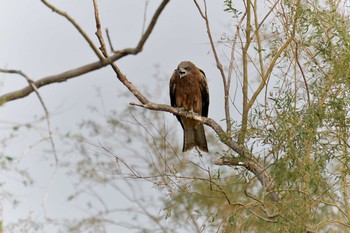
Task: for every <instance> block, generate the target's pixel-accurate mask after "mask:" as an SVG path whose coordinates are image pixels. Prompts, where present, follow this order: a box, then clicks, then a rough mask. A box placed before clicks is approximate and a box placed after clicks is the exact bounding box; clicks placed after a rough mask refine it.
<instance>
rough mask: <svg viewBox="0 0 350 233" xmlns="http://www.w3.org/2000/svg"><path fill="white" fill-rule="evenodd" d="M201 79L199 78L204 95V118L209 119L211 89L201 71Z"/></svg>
mask: <svg viewBox="0 0 350 233" xmlns="http://www.w3.org/2000/svg"><path fill="white" fill-rule="evenodd" d="M200 73H201V77H200V78H199V86H200V88H201V94H202V116H205V117H208V111H209V88H208V84H207V80H206V77H205V73H204V71H203V70H201V69H200Z"/></svg>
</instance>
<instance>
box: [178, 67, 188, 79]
mask: <svg viewBox="0 0 350 233" xmlns="http://www.w3.org/2000/svg"><path fill="white" fill-rule="evenodd" d="M179 75H180V78H182V77H183V76H185V75H186V70H185V69H184V68H179Z"/></svg>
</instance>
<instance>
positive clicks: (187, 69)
mask: <svg viewBox="0 0 350 233" xmlns="http://www.w3.org/2000/svg"><path fill="white" fill-rule="evenodd" d="M170 101H171V106H173V107H179V108H184V109H185V110H187V111H193V112H195V113H197V114H199V115H202V116H205V117H208V108H209V90H208V84H207V81H206V78H205V74H204V72H203V71H202V70H201V69H199V68H197V67H196V66H195V65H194V64H193V63H192V62H190V61H183V62H181V63H180V64H179V65H178V67H177V69H176V70H175V71H174V73H173V75H172V76H171V79H170ZM176 117H177V119H178V120H179V121H180V123H181V126H182V128H183V130H184V141H183V148H182V151H183V152H185V151H187V150H190V149H192V148H193V147H194V146H197V147H198V148H199V149H200V150H202V151H205V152H208V145H207V139H206V138H205V132H204V126H203V124H202V123H199V122H198V121H196V120H192V119H188V118H186V117H182V116H176Z"/></svg>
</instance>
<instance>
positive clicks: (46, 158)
mask: <svg viewBox="0 0 350 233" xmlns="http://www.w3.org/2000/svg"><path fill="white" fill-rule="evenodd" d="M50 2H51V3H53V4H54V5H56V6H57V7H58V8H60V9H62V10H64V11H66V12H68V13H69V14H70V15H71V16H72V17H73V18H74V19H75V20H76V21H77V22H78V23H79V24H80V25H81V26H82V27H83V28H84V29H85V30H86V32H87V33H88V34H89V35H90V36H91V37H92V38H93V39H94V41H95V42H96V43H97V39H95V37H94V32H95V22H94V17H93V7H92V1H71V0H64V1H50ZM159 3H160V1H154V0H153V1H150V3H149V7H148V9H147V19H148V20H149V19H150V17H151V16H152V13H153V12H154V10H155V8H156V7H157V6H158V4H159ZM144 7H145V4H144V1H141V0H105V1H99V8H100V15H101V21H102V25H103V27H108V29H109V31H110V35H111V37H112V40H113V45H114V47H115V48H116V49H122V48H125V47H133V46H135V45H136V43H137V42H138V39H139V38H140V36H141V30H142V24H143V14H144ZM208 11H209V16H210V19H211V27H212V32H213V36H214V40H215V41H218V40H220V37H221V35H222V33H224V32H226V33H227V32H228V31H230V29H229V27H230V23H232V20H231V17H230V15H228V14H227V13H224V12H223V1H211V0H209V1H208ZM147 22H148V21H147ZM0 30H1V32H2V33H1V34H2V35H1V42H0V67H1V68H11V69H20V70H22V71H23V72H25V73H26V74H27V75H28V76H30V77H31V78H32V79H39V78H42V77H45V76H47V75H51V74H57V73H61V72H63V71H66V70H69V69H72V68H76V67H79V66H81V65H84V64H87V63H90V62H94V61H97V58H96V57H95V55H94V53H93V52H92V50H91V49H90V48H89V47H88V45H87V43H86V42H85V41H84V40H83V38H82V37H81V36H80V35H79V34H78V32H77V31H76V30H75V29H74V28H73V27H72V25H70V24H69V23H68V22H67V21H66V20H65V19H63V18H62V17H61V16H59V15H57V14H55V13H53V12H51V11H50V10H49V9H48V8H46V7H45V6H44V5H43V4H42V3H41V2H40V1H23V0H1V1H0ZM223 50H225V47H223V46H218V51H219V53H220V54H221V58H223ZM182 60H191V61H193V62H194V63H195V64H196V65H197V66H198V67H200V68H202V69H203V70H204V71H205V73H206V75H207V79H208V85H209V89H210V96H211V105H210V110H209V116H210V117H212V118H214V119H215V120H217V121H220V120H221V119H223V118H224V112H223V96H222V82H221V77H220V75H219V71H218V70H217V69H216V65H215V62H214V58H213V56H212V54H211V52H210V46H209V43H208V39H207V36H206V29H205V25H204V22H203V20H202V19H201V18H200V16H199V14H198V12H197V9H196V8H195V5H194V4H193V2H192V1H189V0H173V1H171V2H170V3H169V4H168V6H167V7H166V9H165V11H164V12H163V13H162V15H161V17H160V19H159V22H158V24H157V25H156V27H155V30H154V32H153V33H152V35H151V37H150V38H149V40H148V41H147V43H146V45H145V47H144V51H143V52H142V53H141V54H139V55H137V56H131V57H127V58H125V59H122V60H120V61H117V64H118V65H119V66H120V68H121V70H122V71H123V72H124V73H125V74H126V75H127V77H128V78H129V79H130V81H131V82H133V83H134V84H135V85H136V86H140V85H154V83H152V82H154V81H153V80H152V77H153V75H154V74H155V72H156V71H157V69H155V67H154V65H159V66H160V68H159V72H161V74H160V76H161V77H163V76H168V77H169V78H170V75H171V73H172V71H173V70H174V69H175V68H176V66H177V64H178V63H179V62H180V61H182ZM223 60H224V59H223ZM25 85H26V82H25V81H24V80H23V78H21V77H18V76H16V75H5V74H0V93H1V94H3V93H7V92H8V91H10V90H17V89H19V88H21V87H23V86H25ZM96 88H100V89H101V92H102V93H103V94H102V97H103V100H104V102H105V106H104V107H105V108H106V109H113V108H115V109H123V108H125V106H126V105H127V103H128V102H132V101H135V99H134V98H133V97H131V98H130V99H125V98H121V97H120V92H124V91H125V88H124V87H123V86H122V85H121V84H120V83H119V82H118V81H117V79H116V78H115V75H114V74H113V72H112V71H111V69H110V68H109V67H106V68H103V69H101V70H99V71H95V72H92V73H90V74H87V75H84V76H81V77H78V78H76V79H74V80H70V81H68V82H65V83H60V84H54V85H51V86H47V87H44V88H41V89H40V93H41V95H42V97H43V99H44V101H45V103H46V105H47V107H48V109H49V110H50V112H51V113H52V118H51V121H52V125H53V128H54V129H59V131H60V132H66V131H76V130H78V129H79V127H78V124H79V123H80V122H81V121H82V119H86V116H93V113H91V112H90V111H89V110H88V106H89V105H95V106H97V105H99V101H100V100H98V99H97V98H96V95H95V92H96V91H95V90H96ZM164 89H165V93H167V90H168V85H166V86H164ZM148 97H149V99H150V100H152V101H155V102H161V103H169V102H168V101H169V100H168V99H167V98H165V99H162V100H159V99H157V98H152V96H148ZM232 111H233V112H232V115H233V117H234V118H236V119H237V112H235V110H234V109H233V110H232ZM35 116H36V117H41V116H43V110H42V107H41V105H40V104H39V101H38V100H37V98H36V96H35V95H34V94H31V95H30V96H29V97H27V98H25V99H20V100H16V101H14V102H11V103H8V104H6V105H4V106H2V107H1V108H0V127H1V128H2V133H1V134H0V136H1V137H0V138H5V137H8V136H9V133H10V132H11V130H6V129H9V127H10V126H11V125H12V123H14V124H15V123H25V122H31V121H33V119H35ZM169 119H170V123H171V124H173V123H176V119H175V117H172V116H170V118H169ZM170 123H169V124H170ZM37 127H38V128H40V129H39V130H31V129H28V130H26V129H25V130H21V135H20V136H18V137H16V138H15V139H13V140H10V141H8V142H6V147H5V148H4V151H3V153H4V154H7V155H10V156H13V157H14V158H16V161H15V162H14V163H11V165H10V170H13V169H16V168H17V169H24V170H26V171H28V172H30V174H31V175H32V177H33V179H34V182H35V183H36V184H35V185H34V187H33V188H26V187H24V186H23V185H22V184H21V182H20V181H19V178H18V177H14V175H13V173H10V172H7V171H3V172H1V176H2V179H1V182H3V183H4V184H5V186H4V187H5V188H6V190H8V191H9V192H10V193H13V194H14V196H15V197H16V198H17V199H18V200H20V201H21V203H20V205H19V206H18V207H16V208H13V206H12V205H11V204H10V198H8V197H6V198H4V199H3V200H2V205H3V206H4V210H3V218H4V220H5V227H6V224H7V222H11V221H16V220H17V219H18V218H25V217H28V216H29V215H30V216H32V217H33V219H35V218H42V217H43V216H44V210H43V208H42V203H43V200H44V199H45V193H46V192H47V190H48V188H49V186H50V178H51V175H52V174H53V170H54V169H53V164H54V162H53V156H52V155H51V154H49V153H46V152H44V151H43V148H45V149H49V148H50V144H49V141H45V142H42V143H40V144H39V145H38V146H35V147H33V148H32V146H33V145H35V144H36V143H37V142H38V140H40V139H42V138H43V137H44V136H45V135H47V129H46V124H45V122H43V123H40V124H39V125H37ZM122 136H123V135H116V137H122ZM57 140H59V139H57ZM89 140H90V141H91V142H94V143H96V144H97V141H98V139H96V138H93V137H92V138H89ZM179 141H182V137H179ZM56 143H57V145H58V146H59V147H60V146H64V143H63V142H60V141H56ZM58 153H59V156H60V153H62V150H59V151H58ZM76 156H79V154H78V153H76ZM73 185H74V183H73V181H70V178H69V177H68V176H67V174H65V173H64V172H61V171H60V170H59V171H58V173H57V177H56V180H55V182H54V184H53V187H52V189H51V191H50V193H49V196H48V199H47V201H46V202H45V207H46V210H47V214H48V215H49V216H50V217H55V215H57V216H60V214H61V215H65V216H67V215H68V214H72V215H74V214H78V215H79V213H80V214H82V213H81V211H80V212H79V211H77V209H78V207H77V206H71V204H70V203H68V202H66V201H65V200H66V199H65V196H64V195H65V194H64V193H65V192H67V193H69V191H70V190H73V189H74V186H73ZM100 191H101V193H102V194H101V195H105V197H106V199H109V198H111V197H110V196H108V191H109V190H103V189H101V190H100ZM150 192H152V190H150ZM86 198H87V201H88V200H89V197H86ZM116 200H119V201H120V206H122V205H124V206H125V207H127V206H128V205H131V204H130V203H128V202H127V200H125V199H123V197H122V196H120V197H118V198H116V197H114V201H116ZM118 205H119V204H118ZM119 217H120V218H123V217H124V218H126V219H128V216H119ZM129 217H130V216H129ZM51 230H52V231H50V232H55V231H54V229H51ZM32 232H35V230H33V231H32ZM123 232H128V231H127V230H125V229H123ZM130 232H134V231H130Z"/></svg>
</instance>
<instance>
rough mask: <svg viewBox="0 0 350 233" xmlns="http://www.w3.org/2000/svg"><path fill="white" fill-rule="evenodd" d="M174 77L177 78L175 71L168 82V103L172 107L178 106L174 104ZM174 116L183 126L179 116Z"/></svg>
mask: <svg viewBox="0 0 350 233" xmlns="http://www.w3.org/2000/svg"><path fill="white" fill-rule="evenodd" d="M176 78H178V77H177V74H176V72H175V71H174V73H173V75H172V76H171V78H170V83H169V95H170V104H171V106H173V107H178V106H177V105H176V96H175V95H176V82H175V80H176ZM176 118H177V120H178V121H179V122H180V124H181V126H182V128H183V127H184V126H183V124H182V121H181V118H180V116H178V115H176Z"/></svg>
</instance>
